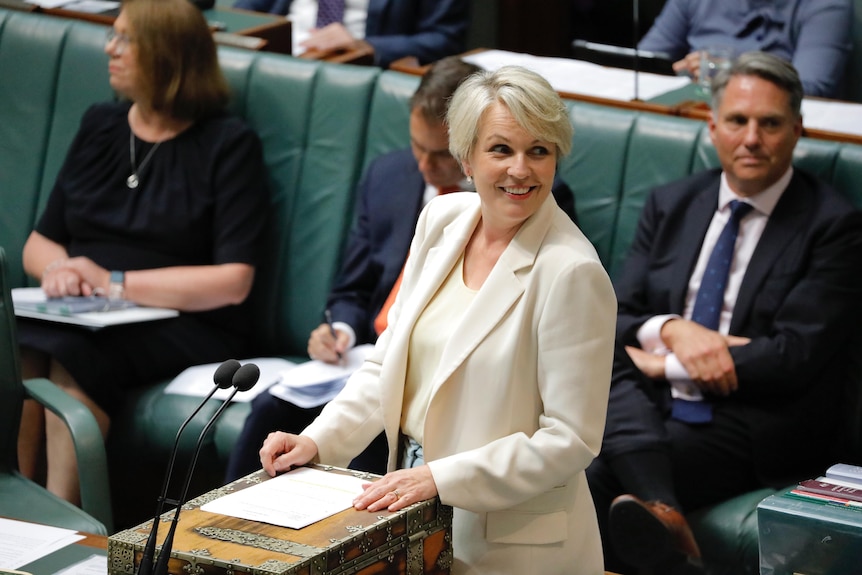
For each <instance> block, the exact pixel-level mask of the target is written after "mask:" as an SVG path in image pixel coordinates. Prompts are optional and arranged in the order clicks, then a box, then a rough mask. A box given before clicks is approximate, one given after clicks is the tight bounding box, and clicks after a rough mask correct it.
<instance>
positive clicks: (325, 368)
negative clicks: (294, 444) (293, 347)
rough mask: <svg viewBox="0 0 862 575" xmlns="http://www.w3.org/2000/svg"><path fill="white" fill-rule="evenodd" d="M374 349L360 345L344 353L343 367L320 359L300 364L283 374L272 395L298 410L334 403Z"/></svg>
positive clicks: (368, 345)
mask: <svg viewBox="0 0 862 575" xmlns="http://www.w3.org/2000/svg"><path fill="white" fill-rule="evenodd" d="M372 349H374V346H373V345H371V344H366V345H358V346H356V347H354V348H352V349H350V350H348V351H347V353H346V354H344V360H343V361H342V363H341V364H338V365H333V364H330V363H326V362H323V361H318V360H311V361H307V362H305V363H302V364H299V365H297V366H296V367H294V368H292V369H290V370H289V371H287V372H284V373H282V374H281V380H280V381H279V382H278V383H277V384H275V385H273V386H272V387H271V388H270V389H269V392H270V393H271V394H272V395H274V396H276V397H278V398H279V399H283V400H284V401H288V402H290V403H292V404H294V405H296V406H298V407H302V408H306V409H307V408H309V407H317V406H318V405H323V404H324V403H328V402H329V401H331V400H332V399H333V398H334V397H335V396H336V395H338V392H339V391H341V389H342V388H343V387H344V384H345V383H346V382H347V378H348V377H350V375H351V374H352V373H353V372H354V371H356V370H357V369H359V366H361V365H362V362H364V361H365V358H366V357H367V356H368V354H369V353H370V352H371V350H372Z"/></svg>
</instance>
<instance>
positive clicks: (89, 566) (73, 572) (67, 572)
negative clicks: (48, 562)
mask: <svg viewBox="0 0 862 575" xmlns="http://www.w3.org/2000/svg"><path fill="white" fill-rule="evenodd" d="M107 572H108V557H107V556H105V555H97V554H93V555H90V556H89V557H87V558H86V559H84V560H83V561H78V562H77V563H74V564H72V565H69V566H68V567H66V568H65V569H63V570H62V571H57V572H56V573H55V574H54V575H105V573H107Z"/></svg>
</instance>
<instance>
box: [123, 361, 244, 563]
mask: <svg viewBox="0 0 862 575" xmlns="http://www.w3.org/2000/svg"><path fill="white" fill-rule="evenodd" d="M239 368H240V364H239V362H238V361H237V360H235V359H229V360H227V361H225V362H224V363H222V364H221V365H219V366H218V368H216V371H215V373H214V374H213V381H214V383H215V387H213V388H212V390H211V391H210V392H209V393H208V394H207V396H206V397H205V398H204V400H203V401H202V402H201V403H200V405H198V406H197V409H195V410H194V411H193V412H192V414H191V415H190V416H188V418H186V420H185V421H184V422H183V424H182V425H181V426H180V429H179V431H177V435H176V438H175V439H174V448H173V450H172V451H171V457H170V459H169V461H168V468H167V470H165V479H164V482H163V483H162V491H161V494H160V495H159V498H158V500H157V503H156V514H155V515H154V516H153V527H152V529H150V535H149V537H147V544H146V545H145V546H144V552H143V554H142V555H141V564H140V566H139V567H138V575H152V572H153V556H154V555H155V552H156V536H157V534H158V531H159V518H160V517H161V516H162V512H163V511H164V507H165V502H166V501H167V499H166V497H167V495H168V487H169V486H170V482H171V474H172V472H173V469H174V461H175V460H176V457H177V450H178V448H179V444H180V436H181V435H182V434H183V431H185V429H186V427H187V426H188V424H189V423H191V420H192V419H194V417H195V416H196V415H197V414H198V413H199V412H200V410H201V409H203V406H204V405H206V403H207V402H208V401H209V400H210V398H212V396H213V395H214V394H215V392H216V391H218V390H219V389H227V388H229V387H231V385H232V384H233V377H234V375H235V374H236V372H237V371H238V370H239Z"/></svg>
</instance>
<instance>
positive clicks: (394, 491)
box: [392, 489, 401, 501]
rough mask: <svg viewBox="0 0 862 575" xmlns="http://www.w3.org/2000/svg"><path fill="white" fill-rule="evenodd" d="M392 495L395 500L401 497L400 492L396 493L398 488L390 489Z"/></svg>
mask: <svg viewBox="0 0 862 575" xmlns="http://www.w3.org/2000/svg"><path fill="white" fill-rule="evenodd" d="M392 495H394V496H395V499H396V501H397V500H398V499H401V494H400V493H398V490H397V489H393V490H392Z"/></svg>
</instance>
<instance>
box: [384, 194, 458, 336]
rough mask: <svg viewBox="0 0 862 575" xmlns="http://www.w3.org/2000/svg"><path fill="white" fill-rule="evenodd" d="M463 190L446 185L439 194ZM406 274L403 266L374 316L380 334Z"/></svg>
mask: <svg viewBox="0 0 862 575" xmlns="http://www.w3.org/2000/svg"><path fill="white" fill-rule="evenodd" d="M459 191H461V187H460V186H444V187H442V188H437V195H438V196H442V195H444V194H448V193H451V192H459ZM403 275H404V268H403V267H402V268H401V273H400V274H398V279H396V280H395V284H394V285H393V286H392V289H391V290H390V291H389V295H388V296H386V301H385V302H383V307H382V308H380V313H378V314H377V317H375V318H374V331H376V332H377V335H378V336H379V335H380V334H381V333H383V331H384V330H385V329H386V326H387V325H388V321H387V316H388V315H389V308H391V307H392V304H393V303H395V296H397V295H398V290H399V288H401V277H402V276H403Z"/></svg>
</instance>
